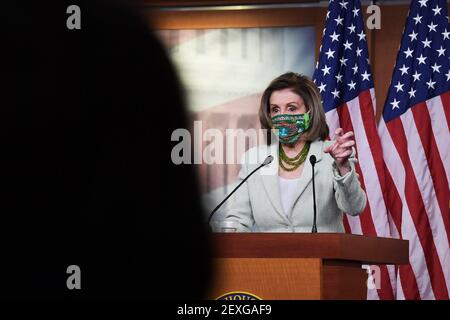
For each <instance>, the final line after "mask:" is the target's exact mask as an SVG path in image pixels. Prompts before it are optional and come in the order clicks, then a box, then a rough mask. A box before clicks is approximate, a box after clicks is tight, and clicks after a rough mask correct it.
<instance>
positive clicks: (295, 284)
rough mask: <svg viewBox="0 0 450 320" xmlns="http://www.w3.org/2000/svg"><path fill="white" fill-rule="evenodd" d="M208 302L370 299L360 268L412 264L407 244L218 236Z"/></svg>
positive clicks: (344, 237) (322, 236) (339, 237)
mask: <svg viewBox="0 0 450 320" xmlns="http://www.w3.org/2000/svg"><path fill="white" fill-rule="evenodd" d="M211 237H212V241H213V250H214V251H213V252H214V253H213V254H214V259H213V261H214V262H213V264H214V271H213V284H212V287H211V289H210V294H209V298H210V299H217V298H219V297H221V296H223V295H225V294H229V293H232V292H244V293H250V294H252V295H254V296H256V297H259V298H261V299H263V300H277V299H282V300H290V299H294V300H300V299H366V297H367V284H366V283H367V272H366V270H365V269H363V268H362V267H361V265H363V264H364V265H365V264H367V265H380V264H396V265H399V264H406V263H408V256H409V252H408V241H406V240H397V239H389V238H377V237H367V236H358V235H351V234H341V233H316V234H311V233H215V234H212V236H211Z"/></svg>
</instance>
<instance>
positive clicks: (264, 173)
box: [260, 144, 288, 220]
mask: <svg viewBox="0 0 450 320" xmlns="http://www.w3.org/2000/svg"><path fill="white" fill-rule="evenodd" d="M270 154H271V155H272V156H273V161H272V163H271V164H270V165H268V166H267V168H263V169H262V170H261V172H260V175H261V178H262V181H263V185H264V189H265V191H266V194H267V197H268V198H269V200H270V202H271V203H272V205H273V207H274V208H275V209H276V211H277V212H278V214H279V215H280V216H281V217H282V218H283V219H285V220H288V219H287V217H286V215H285V214H284V211H283V207H282V205H281V198H280V184H279V179H278V145H277V144H272V145H270Z"/></svg>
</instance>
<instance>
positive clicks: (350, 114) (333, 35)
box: [314, 0, 396, 299]
mask: <svg viewBox="0 0 450 320" xmlns="http://www.w3.org/2000/svg"><path fill="white" fill-rule="evenodd" d="M314 81H315V83H316V85H317V86H318V88H319V90H320V92H321V94H322V98H323V105H324V109H325V113H326V117H327V122H328V126H329V127H330V133H331V136H330V138H333V135H334V132H335V130H336V129H337V128H339V127H341V128H343V129H344V132H348V131H353V132H354V133H355V141H356V150H357V154H358V156H357V157H358V160H359V163H358V165H357V166H356V171H357V173H358V174H359V177H360V181H361V185H362V187H363V188H364V189H365V191H366V194H367V200H368V204H367V206H366V209H365V210H364V212H363V213H362V214H361V215H360V216H359V217H351V216H346V217H345V218H344V226H345V229H346V231H347V232H351V233H354V234H365V235H372V236H381V237H390V226H389V219H388V212H387V207H386V200H387V199H386V198H385V197H387V192H386V189H385V183H384V181H385V178H384V172H385V169H384V166H383V158H382V150H381V143H380V139H379V136H378V133H377V128H376V122H375V114H374V107H375V101H374V100H375V97H374V90H373V81H372V74H371V69H370V65H369V53H368V48H367V39H366V34H365V32H364V22H363V17H362V10H361V3H360V1H359V0H331V1H330V4H329V7H328V12H327V18H326V22H325V29H324V31H323V37H322V46H321V49H320V55H319V61H318V62H317V65H316V70H315V73H314ZM380 268H381V288H380V289H378V290H368V298H369V299H394V298H395V274H396V271H395V268H394V267H393V266H381V267H380ZM391 279H392V280H391Z"/></svg>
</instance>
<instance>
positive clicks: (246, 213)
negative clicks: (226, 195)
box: [225, 140, 367, 232]
mask: <svg viewBox="0 0 450 320" xmlns="http://www.w3.org/2000/svg"><path fill="white" fill-rule="evenodd" d="M332 143H333V141H319V140H316V141H314V142H312V143H311V146H310V150H309V153H308V157H307V159H306V161H305V165H304V168H303V171H302V175H301V177H300V184H299V187H298V190H297V194H296V199H297V200H296V201H295V202H294V204H293V207H292V208H291V210H290V213H289V215H288V216H286V215H285V213H284V212H283V208H282V205H281V200H280V192H282V190H280V187H279V177H278V166H279V164H278V144H277V143H274V144H272V145H270V146H266V145H263V146H258V147H255V148H252V149H250V150H248V151H247V152H246V153H245V154H244V156H243V159H242V164H241V170H240V172H239V176H238V182H240V181H242V180H243V179H244V178H245V177H246V176H247V174H249V173H250V172H251V171H252V170H253V169H255V168H256V167H258V165H260V164H261V163H262V162H263V161H264V159H265V158H266V157H267V156H268V155H269V154H271V155H272V156H273V157H274V160H273V161H272V163H271V164H270V165H268V166H266V167H264V168H262V169H261V170H259V171H258V172H256V173H255V174H254V175H253V176H251V177H250V178H249V179H248V180H247V181H246V182H245V183H244V184H243V185H242V186H241V188H240V189H238V190H237V191H236V192H235V194H234V195H233V196H232V198H231V199H230V201H231V204H230V205H229V207H228V208H229V209H228V211H227V212H226V214H225V220H232V221H235V222H238V231H239V232H246V231H259V232H311V228H312V223H313V193H312V169H311V163H310V162H309V157H310V156H311V155H315V156H316V158H317V162H316V165H315V185H316V203H317V231H318V232H344V226H343V221H342V218H343V212H345V213H347V214H350V215H352V216H355V215H358V214H359V213H361V212H362V211H363V210H364V208H365V206H366V201H367V200H366V195H365V193H364V191H363V190H362V188H361V185H360V183H359V180H358V174H357V173H356V172H355V163H356V161H357V160H356V158H355V151H354V150H353V154H352V156H351V157H350V166H351V171H350V172H348V173H347V174H345V175H344V176H340V175H339V171H338V170H337V168H336V164H335V162H334V159H333V158H332V157H331V156H330V155H329V154H327V153H324V152H323V150H324V149H325V148H326V147H327V146H329V145H331V144H332Z"/></svg>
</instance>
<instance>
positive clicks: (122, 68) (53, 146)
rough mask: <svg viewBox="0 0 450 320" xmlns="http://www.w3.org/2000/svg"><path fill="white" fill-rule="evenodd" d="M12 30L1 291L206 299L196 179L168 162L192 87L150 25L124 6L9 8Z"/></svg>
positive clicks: (2, 109)
mask: <svg viewBox="0 0 450 320" xmlns="http://www.w3.org/2000/svg"><path fill="white" fill-rule="evenodd" d="M105 3H106V2H105ZM108 3H111V1H109V2H108ZM70 4H77V5H79V7H80V8H81V30H69V29H67V27H66V19H67V17H68V16H69V14H67V13H66V8H67V6H69V5H70ZM0 24H1V27H0V30H1V31H0V32H1V41H2V44H1V50H0V52H1V53H0V64H1V73H0V76H1V77H2V83H3V84H2V86H1V88H2V89H1V94H0V148H1V157H0V252H1V255H0V276H1V280H0V281H1V285H0V296H2V297H25V296H26V297H59V298H73V297H75V298H77V297H78V298H95V297H103V298H108V297H112V298H121V297H124V298H134V297H139V298H152V299H198V298H202V297H203V296H204V294H205V290H206V289H207V286H206V283H207V281H208V278H209V259H208V257H209V255H208V254H209V246H208V241H207V240H208V239H207V233H206V229H205V224H204V221H203V216H202V209H201V205H200V197H199V193H198V190H197V184H196V180H197V179H196V176H195V174H194V169H193V167H192V166H176V165H173V164H172V161H171V158H170V154H171V149H172V146H173V144H172V143H171V139H170V138H171V133H172V131H173V130H174V129H176V128H183V127H184V128H186V127H187V120H186V114H185V110H184V101H183V95H182V90H181V88H180V84H179V81H178V79H177V77H176V74H175V72H174V69H173V67H172V65H171V63H170V61H169V59H168V57H167V55H166V53H165V51H164V49H163V48H162V46H161V45H160V43H159V42H158V41H157V40H156V38H155V37H154V35H153V34H152V33H151V32H150V31H149V29H148V25H147V24H146V22H145V21H144V20H142V19H140V17H139V16H138V15H136V14H135V13H134V12H133V11H132V10H130V9H128V8H126V7H123V6H121V5H118V4H115V5H110V4H108V5H106V4H101V3H99V2H96V1H85V2H77V1H71V2H65V1H55V2H54V3H52V1H50V2H41V1H34V2H32V1H20V2H18V4H14V3H12V1H8V2H7V3H5V4H2V14H1V18H0ZM69 265H78V266H79V267H80V268H81V290H68V288H67V286H66V280H67V278H68V277H69V276H70V275H69V274H67V273H66V269H67V267H68V266H69Z"/></svg>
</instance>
